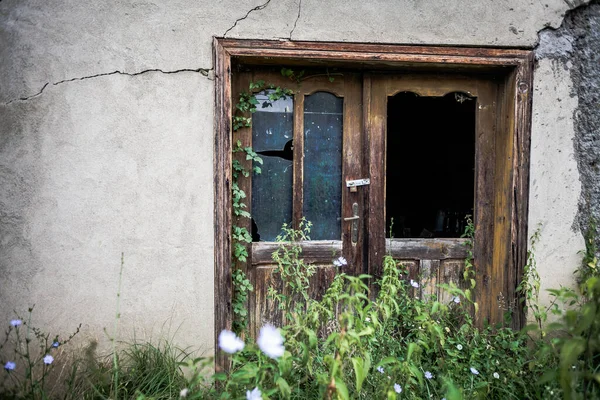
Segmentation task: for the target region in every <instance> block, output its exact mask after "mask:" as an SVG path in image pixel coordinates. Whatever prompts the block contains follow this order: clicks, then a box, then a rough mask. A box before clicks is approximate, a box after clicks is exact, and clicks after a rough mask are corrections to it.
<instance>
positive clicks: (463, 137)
mask: <svg viewBox="0 0 600 400" xmlns="http://www.w3.org/2000/svg"><path fill="white" fill-rule="evenodd" d="M259 81H264V82H266V83H267V85H266V86H267V89H266V90H264V91H261V92H260V93H258V94H257V96H256V98H257V100H258V104H256V108H257V109H256V112H255V113H253V114H252V126H251V127H247V128H242V129H239V130H237V131H236V132H234V137H233V139H234V143H235V142H236V141H237V140H239V141H240V142H241V144H242V146H243V147H245V146H251V147H252V149H253V151H254V152H256V153H257V155H258V156H260V157H261V158H262V160H263V164H262V165H258V166H259V167H260V170H261V171H260V174H257V173H254V174H252V175H251V176H249V177H248V178H247V179H241V180H240V182H239V184H240V187H241V188H242V189H243V190H244V192H245V193H246V195H247V198H246V199H245V200H246V203H247V204H248V207H249V210H250V212H251V215H252V219H251V220H249V219H246V218H240V219H239V220H238V221H237V222H236V224H237V225H241V226H246V227H247V229H248V231H250V232H251V233H252V238H253V242H252V243H251V244H249V245H248V246H247V250H248V254H249V256H248V259H247V261H246V262H244V263H239V262H238V263H237V265H236V268H241V269H243V270H245V272H246V273H247V275H248V277H249V279H250V281H251V283H252V284H253V286H254V292H252V293H251V294H250V296H249V300H248V301H249V304H248V310H249V322H250V332H251V333H254V334H255V333H256V332H257V331H258V329H260V327H261V326H262V325H264V324H265V323H267V322H269V323H272V324H275V325H279V324H281V322H282V321H281V315H280V313H279V311H278V309H277V305H276V304H274V302H273V300H272V299H270V298H269V296H268V295H267V293H268V290H269V287H271V286H272V287H274V288H276V289H279V290H281V288H282V284H281V282H280V281H279V279H278V276H277V274H274V273H273V271H274V269H275V266H276V265H275V264H274V262H273V260H272V253H273V252H274V251H275V250H276V249H277V247H278V244H277V242H276V238H277V236H278V235H280V233H281V226H282V224H284V223H285V224H287V226H289V227H292V228H298V227H300V226H301V223H302V220H303V219H306V220H309V221H310V222H311V223H312V225H313V226H312V228H311V232H310V234H309V236H310V238H311V240H309V241H303V242H302V243H301V246H302V249H303V253H302V254H303V258H304V260H305V262H307V263H311V264H313V265H314V266H315V267H316V273H315V274H314V275H313V276H312V278H311V283H310V293H311V295H312V296H314V297H317V298H318V297H319V296H320V295H322V294H323V293H324V291H325V290H326V289H327V287H328V286H329V284H330V283H331V281H332V280H333V278H334V276H335V275H336V274H338V273H341V272H344V273H348V274H354V275H357V274H362V273H366V274H370V275H373V276H375V277H377V276H378V275H380V273H381V268H382V260H383V257H384V255H385V254H390V255H391V256H392V257H394V258H395V259H397V260H398V261H401V262H402V263H403V264H404V265H405V266H406V267H407V268H408V269H409V277H410V279H413V280H415V281H418V282H419V283H420V285H419V288H418V289H414V291H415V294H417V295H420V296H427V295H436V296H437V297H438V298H440V299H442V300H448V299H447V295H446V293H445V292H444V291H442V290H440V289H439V288H438V286H437V284H439V283H449V282H453V283H455V284H456V285H457V286H459V287H467V286H469V285H470V284H469V283H468V282H465V281H464V280H463V278H462V275H463V274H462V272H463V268H464V261H465V258H466V257H467V254H468V248H467V246H466V242H467V240H466V239H462V238H460V236H461V233H462V232H463V230H464V228H465V217H466V216H467V215H469V214H470V215H471V216H472V219H473V221H474V224H475V231H476V238H475V239H476V240H475V242H476V243H478V242H480V243H483V242H484V239H485V238H488V237H489V238H492V237H493V236H494V219H495V218H497V217H498V215H499V213H498V212H497V211H496V207H497V206H498V204H494V203H495V202H494V201H492V200H490V199H493V198H494V191H495V190H496V185H495V182H496V181H497V179H496V178H495V168H496V161H495V154H496V153H497V148H496V147H497V143H496V136H497V134H498V132H497V131H498V129H499V128H498V127H499V125H498V124H497V121H498V118H499V110H500V108H501V107H500V102H499V92H498V90H499V84H498V82H496V81H495V79H494V77H474V76H461V75H458V74H435V75H434V74H419V75H417V74H390V73H376V72H373V73H362V72H354V71H341V72H337V73H335V74H333V73H327V72H325V73H324V72H319V71H316V72H314V73H313V72H307V73H305V74H304V75H303V77H302V78H301V79H300V80H297V81H290V80H289V79H287V78H284V77H283V76H281V74H279V73H278V72H277V71H269V70H267V69H265V70H260V69H252V70H249V71H248V72H241V73H238V74H236V76H235V80H234V83H235V84H234V88H233V96H234V103H235V98H236V96H237V95H238V94H239V93H240V92H241V91H245V90H246V91H247V90H248V87H249V85H250V83H251V82H255V83H256V82H259ZM270 85H273V87H274V88H276V87H284V88H288V89H291V90H292V91H293V94H292V95H290V96H286V97H285V98H281V99H278V100H276V101H272V100H270V99H269V94H270V93H274V92H273V90H275V89H268V87H269V86H270ZM240 156H241V157H240ZM236 157H238V161H239V162H240V163H242V164H245V165H246V167H247V168H248V169H249V168H250V167H251V166H250V165H249V163H250V161H248V160H246V159H245V157H244V156H243V155H242V153H236ZM500 206H501V205H500ZM473 250H474V256H475V260H474V263H475V265H477V266H478V268H481V269H482V271H491V270H493V269H494V266H493V265H492V264H493V262H494V260H493V258H494V256H493V254H492V253H493V246H491V245H490V246H476V247H475V248H474V249H473ZM339 257H343V258H344V259H345V260H346V261H347V263H346V264H345V265H342V266H339V265H336V264H334V262H333V261H334V260H336V259H337V258H339ZM498 268H501V266H498ZM491 275H492V276H493V274H491ZM502 279H503V278H502ZM490 284H492V285H493V284H495V285H496V286H497V287H495V288H493V290H488V291H487V292H486V291H485V290H482V291H481V293H482V294H481V295H480V296H482V298H481V299H479V300H481V302H482V303H486V300H485V298H484V297H490V296H493V295H494V294H493V293H496V292H497V293H500V292H501V291H502V290H504V286H502V285H506V284H508V285H510V283H507V282H504V280H503V282H496V283H494V282H491V281H490V282H488V286H490ZM488 292H489V293H488ZM487 303H489V304H490V306H489V307H484V308H483V311H482V313H484V314H486V313H487V314H486V315H483V318H485V319H487V320H499V319H501V317H500V318H498V317H497V316H495V315H492V314H493V310H492V309H493V307H492V306H491V303H492V302H491V301H487ZM487 303H486V304H487Z"/></svg>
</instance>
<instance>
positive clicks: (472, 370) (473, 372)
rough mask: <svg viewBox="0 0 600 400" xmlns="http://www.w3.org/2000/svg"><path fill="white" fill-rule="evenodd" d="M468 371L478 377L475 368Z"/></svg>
mask: <svg viewBox="0 0 600 400" xmlns="http://www.w3.org/2000/svg"><path fill="white" fill-rule="evenodd" d="M470 369H471V373H472V374H473V375H479V371H477V370H476V369H475V368H473V367H471V368H470Z"/></svg>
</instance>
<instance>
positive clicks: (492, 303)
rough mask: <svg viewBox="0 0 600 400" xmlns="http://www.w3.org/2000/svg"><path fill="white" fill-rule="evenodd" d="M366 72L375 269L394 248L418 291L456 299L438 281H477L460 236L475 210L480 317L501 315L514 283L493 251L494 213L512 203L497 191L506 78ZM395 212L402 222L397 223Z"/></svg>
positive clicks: (500, 219) (500, 218)
mask: <svg viewBox="0 0 600 400" xmlns="http://www.w3.org/2000/svg"><path fill="white" fill-rule="evenodd" d="M364 82H365V93H368V94H369V98H368V115H369V118H368V120H367V132H368V143H369V149H370V153H369V161H370V162H369V172H370V173H369V177H370V179H371V187H370V189H369V190H370V192H369V199H368V205H369V208H370V210H371V211H370V214H369V234H368V238H369V248H368V252H369V253H368V256H369V266H370V272H371V273H372V274H373V275H379V273H380V268H381V267H380V266H381V260H382V257H383V255H384V254H391V255H392V256H393V257H394V258H395V259H396V260H399V261H401V262H402V263H403V264H404V265H405V266H406V267H408V269H409V278H410V279H412V280H414V281H415V282H417V283H418V284H419V288H418V289H415V294H418V295H420V296H425V295H432V294H435V295H436V296H437V297H438V298H439V299H441V300H443V301H449V300H450V298H449V294H448V293H447V292H446V291H444V290H442V289H440V288H439V287H437V284H439V283H450V282H453V283H454V284H456V285H457V286H458V287H461V288H469V287H470V286H471V281H470V280H467V281H465V279H464V278H463V271H464V267H465V258H466V257H467V256H468V252H467V250H468V248H467V245H468V241H467V239H463V238H460V236H461V233H463V232H464V227H465V222H464V220H465V216H466V215H468V214H470V215H472V217H473V221H474V226H475V232H476V233H475V240H474V242H475V243H477V244H478V245H477V246H474V248H473V249H472V250H473V253H474V261H473V263H474V264H475V265H476V266H477V273H478V278H477V279H478V281H479V284H480V285H478V288H477V289H478V293H479V297H478V298H477V301H478V302H479V303H480V310H481V311H480V313H479V320H480V321H483V320H488V321H499V320H501V318H502V317H501V314H502V312H503V310H501V309H499V307H498V303H497V301H496V299H492V298H491V297H492V296H498V295H500V296H501V295H502V291H504V293H505V294H506V293H507V292H506V290H508V287H514V286H515V283H514V282H508V281H507V276H506V273H505V271H503V270H502V267H503V265H502V264H501V262H500V260H501V255H500V254H498V255H497V254H495V253H494V254H492V252H493V251H494V248H496V252H501V251H502V250H499V247H503V244H498V242H499V241H501V240H502V238H500V237H497V236H498V235H497V234H494V223H498V224H502V223H505V221H504V220H505V219H506V215H504V214H503V212H504V211H502V210H504V209H507V207H506V206H505V204H501V202H502V201H506V199H505V198H504V197H503V196H504V195H503V194H502V193H500V194H501V195H499V196H495V193H494V192H495V191H497V187H498V186H501V185H499V180H501V179H502V176H495V170H496V167H497V165H496V164H495V163H496V157H495V155H496V154H498V153H499V152H498V150H497V149H496V146H497V145H499V146H507V145H510V144H508V143H504V144H502V142H499V143H498V144H497V143H496V138H497V136H498V135H499V133H498V128H497V127H498V125H499V124H498V123H497V122H498V121H497V118H500V115H499V114H500V113H499V112H498V109H499V107H498V98H497V96H498V82H496V81H495V80H494V78H493V77H489V76H488V77H485V76H484V77H477V76H473V75H470V76H468V77H466V76H461V75H459V74H454V75H452V74H440V75H427V74H419V75H417V74H412V75H389V74H386V75H375V74H372V75H368V76H367V77H365V80H364ZM414 104H416V106H415V105H414ZM419 107H425V109H419ZM415 118H416V120H413V119H415ZM411 120H413V121H412V122H411ZM436 149H437V150H436ZM500 154H501V155H502V152H500ZM504 155H507V154H504ZM509 158H510V157H509ZM398 203H402V204H401V205H398ZM398 214H400V215H398ZM420 214H423V215H420ZM473 214H474V215H473ZM392 217H395V218H396V219H395V221H394V222H395V224H396V227H398V225H399V227H398V228H396V229H394V228H393V227H392V228H390V225H391V222H392ZM408 225H417V226H418V229H417V230H415V227H414V226H408ZM494 243H496V246H494ZM494 261H495V262H496V263H495V267H494V268H493V266H492V265H493V263H494ZM473 278H474V276H473ZM415 286H416V285H415Z"/></svg>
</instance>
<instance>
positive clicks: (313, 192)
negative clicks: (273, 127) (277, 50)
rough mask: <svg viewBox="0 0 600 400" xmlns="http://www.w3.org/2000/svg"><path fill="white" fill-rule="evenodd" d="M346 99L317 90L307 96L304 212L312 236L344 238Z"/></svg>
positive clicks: (317, 237) (321, 238)
mask: <svg viewBox="0 0 600 400" xmlns="http://www.w3.org/2000/svg"><path fill="white" fill-rule="evenodd" d="M343 108H344V100H343V99H341V98H338V97H336V96H334V95H332V94H330V93H326V92H317V93H315V94H312V95H310V96H306V97H305V99H304V203H303V210H302V212H303V215H304V216H305V217H306V219H308V220H309V221H311V222H312V223H313V228H312V230H311V234H310V237H311V239H316V240H341V236H342V233H341V224H340V220H341V212H342V128H343V126H342V124H343Z"/></svg>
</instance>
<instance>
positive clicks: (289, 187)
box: [234, 70, 366, 334]
mask: <svg viewBox="0 0 600 400" xmlns="http://www.w3.org/2000/svg"><path fill="white" fill-rule="evenodd" d="M329 78H330V77H327V76H326V75H324V74H316V75H314V76H311V75H310V74H307V76H305V77H304V78H303V79H302V80H301V81H300V82H294V81H290V80H289V79H284V78H283V77H282V76H281V75H280V74H279V72H278V71H277V72H269V71H264V70H263V71H256V70H255V71H252V72H248V73H240V74H238V84H237V87H238V88H242V89H243V88H247V87H248V85H249V83H250V82H257V81H260V80H262V81H265V82H266V83H267V86H270V85H271V84H272V85H275V86H276V87H277V86H279V87H284V88H288V89H292V90H293V96H289V97H287V98H285V99H280V100H277V101H275V102H273V101H270V100H269V98H268V94H269V90H266V91H264V92H261V93H259V94H258V95H257V100H258V105H257V110H256V112H255V113H254V114H253V116H252V118H253V121H252V127H251V128H246V129H240V130H238V131H237V132H236V134H235V135H234V139H238V140H241V142H242V145H243V146H252V148H253V150H254V151H255V152H256V153H257V154H258V155H259V156H260V157H261V158H262V160H263V165H260V168H261V170H262V171H261V173H260V174H253V175H252V177H251V179H249V180H242V182H240V184H241V185H242V188H243V190H244V191H245V193H246V194H247V197H248V199H249V203H250V204H251V213H252V221H251V223H250V222H249V221H246V222H245V223H246V226H247V227H248V230H252V236H253V243H252V244H251V246H249V248H248V250H249V261H248V262H246V263H244V264H239V265H238V268H243V269H246V273H247V275H248V277H249V279H250V281H251V283H252V285H253V286H254V291H253V292H252V293H250V295H249V301H248V312H249V328H250V329H249V330H250V333H251V334H256V333H257V331H258V329H260V327H261V326H262V325H264V324H265V323H267V322H268V323H272V324H274V325H280V324H281V314H280V312H279V311H278V309H277V305H276V304H275V303H274V302H273V301H272V300H271V299H270V298H269V297H268V295H267V293H268V290H269V287H271V286H272V287H274V288H275V289H278V290H281V289H282V285H281V281H280V280H279V279H278V276H276V275H275V274H274V273H273V271H274V268H275V266H276V265H275V263H274V261H273V260H272V253H273V252H274V251H275V250H276V249H277V247H278V244H277V243H276V238H277V236H278V235H279V234H280V232H281V227H282V224H284V223H286V224H288V226H291V227H295V228H298V227H299V226H300V223H301V220H302V218H306V219H307V220H309V221H310V222H311V223H312V224H313V227H312V229H311V232H310V238H311V240H310V241H306V242H303V243H302V248H303V258H304V260H305V261H306V262H309V263H312V264H313V265H315V266H316V267H317V272H316V274H315V275H314V276H313V277H312V280H311V289H310V291H311V294H312V295H313V296H316V297H318V296H319V295H320V294H321V293H323V292H324V291H325V289H326V288H327V287H328V286H329V284H330V283H331V281H332V280H333V277H334V276H335V274H336V273H339V272H346V273H351V274H354V273H357V272H362V270H363V258H364V255H365V252H364V239H365V237H364V234H363V230H364V226H365V225H364V213H365V192H364V190H363V189H364V186H359V187H349V186H347V185H348V184H349V185H352V182H351V181H355V180H358V179H361V178H366V176H365V174H366V171H365V170H364V165H365V162H364V150H363V143H364V140H363V139H364V136H363V123H362V108H361V96H362V91H361V89H362V86H361V80H360V76H359V75H358V74H355V73H345V74H343V75H336V76H335V77H334V78H333V79H329ZM246 90H247V89H246ZM240 161H241V162H244V159H243V158H242V159H240ZM347 182H350V183H348V184H347ZM240 223H244V221H243V220H240ZM338 257H344V258H345V259H346V260H347V265H344V266H341V267H339V266H336V265H334V264H333V260H334V259H336V258H338Z"/></svg>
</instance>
